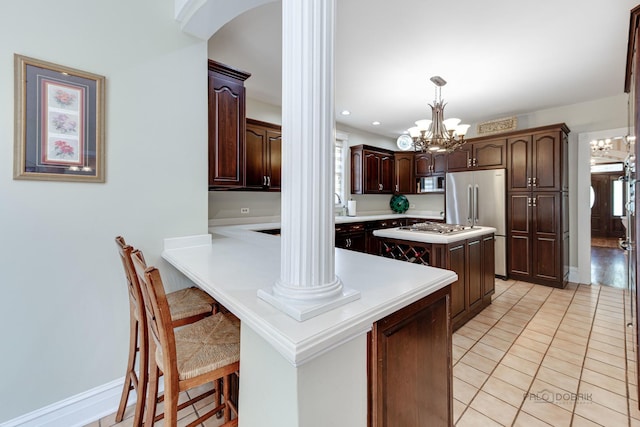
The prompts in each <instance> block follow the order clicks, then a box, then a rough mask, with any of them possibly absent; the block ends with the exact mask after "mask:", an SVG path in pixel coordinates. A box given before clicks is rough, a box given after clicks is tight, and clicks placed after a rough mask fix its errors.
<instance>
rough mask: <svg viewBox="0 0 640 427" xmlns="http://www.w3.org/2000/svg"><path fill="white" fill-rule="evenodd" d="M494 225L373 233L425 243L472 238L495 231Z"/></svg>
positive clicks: (394, 229)
mask: <svg viewBox="0 0 640 427" xmlns="http://www.w3.org/2000/svg"><path fill="white" fill-rule="evenodd" d="M495 232H496V229H495V228H493V227H480V226H474V227H473V228H470V229H468V230H464V231H457V232H454V233H449V234H438V233H425V232H421V231H412V230H403V229H400V228H399V227H396V228H385V229H381V230H374V232H373V235H374V236H378V237H387V238H390V239H399V240H409V241H413V242H423V243H444V244H447V243H453V242H458V241H460V240H465V239H471V238H473V237H478V236H482V235H485V234H489V233H495Z"/></svg>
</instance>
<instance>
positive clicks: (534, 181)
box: [533, 178, 536, 187]
mask: <svg viewBox="0 0 640 427" xmlns="http://www.w3.org/2000/svg"><path fill="white" fill-rule="evenodd" d="M533 186H534V187H535V186H536V179H535V178H533Z"/></svg>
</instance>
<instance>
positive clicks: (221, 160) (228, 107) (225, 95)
mask: <svg viewBox="0 0 640 427" xmlns="http://www.w3.org/2000/svg"><path fill="white" fill-rule="evenodd" d="M244 98H245V91H244V85H243V84H242V83H237V82H234V81H232V80H227V79H224V78H220V75H219V74H217V73H214V72H211V71H210V72H209V106H208V112H209V185H210V186H224V187H241V186H242V185H243V182H242V181H243V177H244V176H243V167H244V163H243V161H244V137H245V135H244V133H245V128H244V126H245V125H244V120H245V117H244V111H245V106H244V105H245V104H244V102H245V101H244Z"/></svg>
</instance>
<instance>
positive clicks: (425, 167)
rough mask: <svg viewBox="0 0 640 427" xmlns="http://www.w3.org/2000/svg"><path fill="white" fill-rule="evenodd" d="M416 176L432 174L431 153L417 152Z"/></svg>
mask: <svg viewBox="0 0 640 427" xmlns="http://www.w3.org/2000/svg"><path fill="white" fill-rule="evenodd" d="M415 165H416V176H429V175H431V153H418V154H416V161H415Z"/></svg>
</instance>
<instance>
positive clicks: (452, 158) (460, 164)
mask: <svg viewBox="0 0 640 427" xmlns="http://www.w3.org/2000/svg"><path fill="white" fill-rule="evenodd" d="M471 154H472V153H471V146H470V145H469V144H467V145H464V146H462V148H460V149H459V150H456V151H454V152H453V153H449V154H448V155H447V172H459V171H466V170H467V169H469V168H470V167H471Z"/></svg>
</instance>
